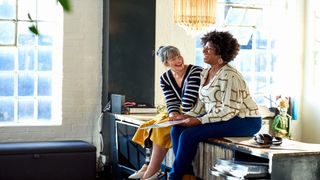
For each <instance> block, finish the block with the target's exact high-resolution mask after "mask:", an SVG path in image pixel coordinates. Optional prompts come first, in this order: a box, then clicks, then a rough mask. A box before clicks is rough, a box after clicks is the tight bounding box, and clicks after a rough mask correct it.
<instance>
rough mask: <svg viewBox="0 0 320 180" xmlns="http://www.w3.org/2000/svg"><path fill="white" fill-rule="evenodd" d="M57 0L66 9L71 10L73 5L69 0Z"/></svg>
mask: <svg viewBox="0 0 320 180" xmlns="http://www.w3.org/2000/svg"><path fill="white" fill-rule="evenodd" d="M57 1H58V2H59V3H60V4H61V6H62V8H63V10H64V11H66V12H71V6H70V1H69V0H57Z"/></svg>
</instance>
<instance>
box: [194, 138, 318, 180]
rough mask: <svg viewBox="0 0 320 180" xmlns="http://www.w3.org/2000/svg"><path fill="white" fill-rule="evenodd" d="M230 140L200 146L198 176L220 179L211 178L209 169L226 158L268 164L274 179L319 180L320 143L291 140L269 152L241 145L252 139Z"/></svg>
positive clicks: (197, 159)
mask: <svg viewBox="0 0 320 180" xmlns="http://www.w3.org/2000/svg"><path fill="white" fill-rule="evenodd" d="M230 139H232V138H226V139H209V140H208V141H207V142H204V143H201V144H200V145H199V149H198V155H197V157H196V159H195V161H196V163H195V164H198V167H195V171H196V172H195V173H196V175H197V176H199V177H202V178H203V179H207V180H211V179H219V178H217V177H215V176H212V175H209V174H210V173H209V168H210V167H211V166H212V165H214V164H215V163H216V161H217V158H224V159H234V160H240V161H249V162H265V163H268V164H269V172H270V174H271V179H273V180H301V179H308V180H318V179H319V177H320V144H307V143H301V142H296V141H289V140H288V141H284V143H283V144H282V145H281V146H280V147H276V146H275V147H272V148H271V149H270V148H256V147H250V146H247V145H243V144H242V142H249V140H245V141H243V139H241V138H239V139H237V140H233V142H230ZM234 139H236V138H234ZM246 139H248V138H246ZM201 158H203V160H201ZM205 159H207V161H205ZM208 159H209V160H208ZM220 179H221V178H220ZM222 179H223V178H222Z"/></svg>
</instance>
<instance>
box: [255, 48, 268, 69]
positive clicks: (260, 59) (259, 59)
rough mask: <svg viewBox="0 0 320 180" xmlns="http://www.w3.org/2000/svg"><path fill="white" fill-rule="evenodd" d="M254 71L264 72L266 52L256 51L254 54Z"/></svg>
mask: <svg viewBox="0 0 320 180" xmlns="http://www.w3.org/2000/svg"><path fill="white" fill-rule="evenodd" d="M255 66H256V72H266V70H267V54H266V53H265V52H264V53H257V55H256V61H255Z"/></svg>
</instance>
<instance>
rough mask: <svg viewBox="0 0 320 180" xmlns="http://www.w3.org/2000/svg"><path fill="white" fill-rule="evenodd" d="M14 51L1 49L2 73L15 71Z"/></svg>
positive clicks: (0, 64) (0, 68)
mask: <svg viewBox="0 0 320 180" xmlns="http://www.w3.org/2000/svg"><path fill="white" fill-rule="evenodd" d="M14 59H15V56H14V50H12V49H9V48H1V49H0V71H13V70H14Z"/></svg>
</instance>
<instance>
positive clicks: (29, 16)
mask: <svg viewBox="0 0 320 180" xmlns="http://www.w3.org/2000/svg"><path fill="white" fill-rule="evenodd" d="M28 18H29V20H30V21H31V22H33V20H32V18H31V15H30V13H28Z"/></svg>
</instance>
